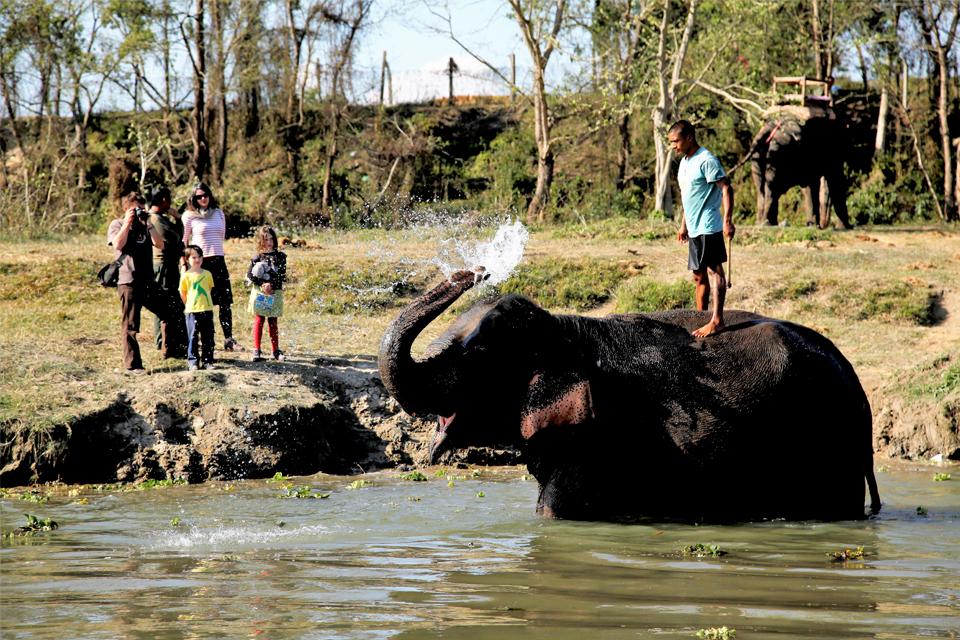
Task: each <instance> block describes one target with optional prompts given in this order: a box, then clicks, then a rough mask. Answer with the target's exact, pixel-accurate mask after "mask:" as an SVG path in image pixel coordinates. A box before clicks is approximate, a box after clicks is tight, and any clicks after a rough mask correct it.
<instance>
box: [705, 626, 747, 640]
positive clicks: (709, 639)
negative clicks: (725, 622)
mask: <svg viewBox="0 0 960 640" xmlns="http://www.w3.org/2000/svg"><path fill="white" fill-rule="evenodd" d="M697 637H698V638H701V639H702V640H729V639H730V638H735V637H737V630H736V629H731V628H729V627H726V626H723V627H710V628H709V629H700V630H699V631H697Z"/></svg>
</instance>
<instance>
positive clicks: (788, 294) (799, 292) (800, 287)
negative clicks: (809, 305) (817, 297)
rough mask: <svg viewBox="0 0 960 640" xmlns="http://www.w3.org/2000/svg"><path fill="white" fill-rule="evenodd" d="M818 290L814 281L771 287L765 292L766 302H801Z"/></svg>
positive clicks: (805, 280) (817, 285)
mask: <svg viewBox="0 0 960 640" xmlns="http://www.w3.org/2000/svg"><path fill="white" fill-rule="evenodd" d="M819 289H820V285H819V283H818V282H817V281H816V280H810V279H803V280H797V281H794V282H788V283H787V284H784V285H780V286H777V287H773V288H772V289H770V291H769V292H767V300H769V301H770V302H779V301H781V300H802V299H803V298H806V297H808V296H810V295H812V294H814V293H816V292H817V291H818V290H819Z"/></svg>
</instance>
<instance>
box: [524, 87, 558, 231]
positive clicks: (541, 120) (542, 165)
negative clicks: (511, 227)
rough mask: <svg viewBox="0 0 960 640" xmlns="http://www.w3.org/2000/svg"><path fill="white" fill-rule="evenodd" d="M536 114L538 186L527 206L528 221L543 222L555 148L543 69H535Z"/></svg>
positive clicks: (534, 118) (534, 129)
mask: <svg viewBox="0 0 960 640" xmlns="http://www.w3.org/2000/svg"><path fill="white" fill-rule="evenodd" d="M533 83H534V100H533V106H534V116H533V123H534V127H533V134H534V138H535V140H536V143H537V186H536V188H535V189H534V192H533V198H532V199H531V200H530V205H529V206H528V207H527V222H528V223H531V222H534V221H536V222H543V221H544V219H545V216H546V210H547V204H548V203H549V201H550V187H551V185H552V184H553V166H554V158H553V148H552V144H551V140H550V121H549V119H550V107H549V105H548V104H547V90H546V85H545V83H544V79H543V70H542V68H541V69H537V68H535V69H534V80H533Z"/></svg>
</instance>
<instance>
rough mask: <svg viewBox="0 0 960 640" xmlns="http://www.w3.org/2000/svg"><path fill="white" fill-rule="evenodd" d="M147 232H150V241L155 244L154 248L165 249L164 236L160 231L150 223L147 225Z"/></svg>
mask: <svg viewBox="0 0 960 640" xmlns="http://www.w3.org/2000/svg"><path fill="white" fill-rule="evenodd" d="M147 231H149V232H150V241H151V242H153V246H155V247H156V248H157V249H163V236H162V235H161V234H160V231H159V230H157V228H156V227H155V226H153V225H152V224H151V223H149V222H148V223H147Z"/></svg>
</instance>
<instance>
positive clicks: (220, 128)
mask: <svg viewBox="0 0 960 640" xmlns="http://www.w3.org/2000/svg"><path fill="white" fill-rule="evenodd" d="M223 9H224V7H223V0H212V2H211V5H210V18H211V23H212V25H213V33H212V34H211V39H212V41H213V43H214V44H215V46H216V53H215V55H214V59H213V76H212V77H213V83H212V84H213V87H212V93H213V99H214V105H215V110H216V124H217V127H216V156H215V159H214V160H215V161H214V163H213V173H214V178H215V179H216V181H217V182H218V183H219V182H221V181H222V180H223V170H224V169H225V168H226V165H227V128H228V125H229V123H228V121H227V85H226V77H225V76H226V73H225V69H226V66H227V52H226V50H225V49H224V44H223V42H224V35H223V30H224V27H223Z"/></svg>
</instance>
